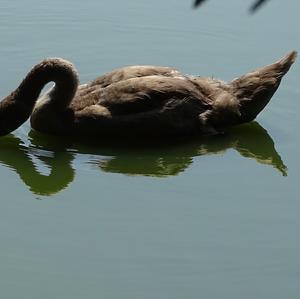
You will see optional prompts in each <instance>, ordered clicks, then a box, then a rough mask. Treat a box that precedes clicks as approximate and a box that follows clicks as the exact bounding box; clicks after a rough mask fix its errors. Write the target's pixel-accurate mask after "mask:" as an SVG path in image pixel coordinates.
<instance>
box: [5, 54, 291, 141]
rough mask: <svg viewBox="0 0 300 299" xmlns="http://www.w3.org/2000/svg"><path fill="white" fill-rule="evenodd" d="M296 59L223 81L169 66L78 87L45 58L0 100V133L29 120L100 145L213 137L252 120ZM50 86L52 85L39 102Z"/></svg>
mask: <svg viewBox="0 0 300 299" xmlns="http://www.w3.org/2000/svg"><path fill="white" fill-rule="evenodd" d="M295 59H296V52H295V51H294V52H291V53H289V54H288V55H286V56H285V57H284V58H282V59H281V60H279V61H278V62H276V63H274V64H271V65H269V66H266V67H263V68H260V69H257V70H256V71H254V72H251V73H249V74H246V75H244V76H242V77H240V78H238V79H235V80H233V81H232V82H229V83H225V82H222V81H219V80H215V79H212V78H204V77H198V76H190V75H184V74H182V73H180V72H179V71H178V70H176V69H173V68H169V67H156V66H131V67H125V68H121V69H117V70H115V71H112V72H110V73H108V74H105V75H103V76H100V77H99V78H97V79H96V80H94V81H91V82H89V83H87V84H84V85H79V81H78V75H77V72H76V70H75V67H74V66H73V65H72V64H71V63H70V62H68V61H66V60H63V59H60V58H50V59H46V60H44V61H42V62H41V63H39V64H37V65H36V66H35V67H34V68H33V69H32V70H31V71H30V72H29V74H28V75H27V76H26V77H25V79H24V80H23V81H22V83H21V84H20V86H19V87H18V88H17V89H16V90H15V91H14V92H13V93H12V94H10V95H9V96H8V97H6V98H5V99H4V100H3V101H2V102H0V135H5V134H8V133H9V132H11V131H12V130H14V129H16V128H17V127H19V126H20V125H21V124H22V123H23V122H25V121H26V120H27V118H28V117H30V116H31V119H30V121H31V125H32V127H33V128H34V129H36V130H38V131H41V132H45V133H50V134H60V135H63V134H66V135H76V136H77V135H79V136H81V135H83V136H85V135H92V136H94V137H95V138H99V139H100V138H119V137H126V138H127V137H145V138H149V137H165V136H177V135H192V134H197V135H204V134H211V133H217V132H219V131H221V130H224V129H225V128H226V127H229V126H233V125H237V124H240V123H244V122H248V121H251V120H253V119H254V118H255V117H256V115H257V114H258V113H259V112H260V111H261V110H262V109H263V108H264V107H265V105H266V104H267V103H268V102H269V100H270V98H271V97H272V95H273V94H274V92H275V91H276V89H277V88H278V86H279V84H280V81H281V78H282V77H283V76H284V74H285V73H286V72H287V71H288V70H289V68H290V66H291V65H292V64H293V62H294V61H295ZM50 81H54V83H55V85H54V87H53V88H52V89H51V90H50V91H49V92H47V93H46V94H45V95H43V96H41V97H40V98H39V99H38V97H39V94H40V92H41V90H42V88H43V87H44V86H45V84H46V83H48V82H50ZM37 99H38V100H37Z"/></svg>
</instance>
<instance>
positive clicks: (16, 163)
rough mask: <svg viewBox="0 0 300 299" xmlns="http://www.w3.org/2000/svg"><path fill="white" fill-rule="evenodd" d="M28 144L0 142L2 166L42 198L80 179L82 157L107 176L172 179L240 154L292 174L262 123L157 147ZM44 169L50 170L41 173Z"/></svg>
mask: <svg viewBox="0 0 300 299" xmlns="http://www.w3.org/2000/svg"><path fill="white" fill-rule="evenodd" d="M29 141H30V145H29V146H25V145H24V143H23V142H22V140H21V139H19V138H17V137H15V136H14V135H9V136H6V137H3V138H0V165H5V166H7V167H9V168H10V169H12V170H14V171H15V172H16V173H17V174H18V175H19V176H20V178H21V179H22V181H23V182H24V183H25V184H26V185H27V186H28V187H29V189H30V190H31V191H32V192H33V193H34V194H37V195H52V194H55V193H58V192H59V191H61V190H63V189H65V188H67V187H68V186H69V184H70V183H71V182H72V181H73V180H74V177H75V169H74V168H73V163H72V162H73V161H74V160H75V159H76V155H78V154H87V155H90V156H88V163H91V164H93V165H96V166H97V167H99V170H100V169H101V170H102V171H105V172H111V173H122V174H126V175H142V176H153V177H167V176H175V175H178V174H179V173H181V172H183V171H185V170H186V169H187V168H188V167H189V166H190V165H191V164H192V163H193V158H194V157H196V156H203V155H210V154H223V153H224V152H225V151H226V150H228V149H235V150H236V151H237V152H239V153H240V154H241V155H242V156H243V157H246V158H251V159H254V160H256V161H257V162H258V163H261V164H266V165H270V166H273V167H274V168H276V169H277V170H278V171H280V172H281V174H282V175H284V176H286V175H287V167H286V166H285V165H284V163H283V161H282V159H281V157H280V155H279V154H278V153H277V151H276V149H275V146H274V142H273V140H272V138H271V137H270V135H269V134H268V132H267V131H266V130H265V129H264V128H262V127H261V126H260V125H259V124H258V123H257V122H252V123H250V124H246V125H242V126H239V127H236V128H233V129H231V130H230V131H229V132H227V133H226V134H224V135H219V136H212V137H206V138H201V139H199V138H198V139H193V140H176V141H174V142H170V141H168V142H164V143H160V144H156V145H153V144H145V143H144V144H140V143H139V144H137V143H130V144H126V145H124V143H123V144H120V143H114V144H112V143H111V142H110V143H108V144H103V143H101V144H99V143H98V142H88V143H87V142H85V143H82V142H79V141H77V142H76V141H74V140H68V139H66V138H59V137H53V136H48V135H44V134H40V133H37V132H34V131H31V132H30V133H29ZM36 160H37V161H38V162H36ZM41 162H42V163H41ZM41 165H42V166H44V168H46V171H45V169H42V170H40V168H41ZM45 172H46V173H45ZM2 181H3V180H2ZM99 183H101V182H99Z"/></svg>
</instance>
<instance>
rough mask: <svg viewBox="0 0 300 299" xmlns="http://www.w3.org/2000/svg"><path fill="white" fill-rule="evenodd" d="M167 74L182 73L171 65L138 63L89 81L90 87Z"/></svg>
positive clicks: (102, 86)
mask: <svg viewBox="0 0 300 299" xmlns="http://www.w3.org/2000/svg"><path fill="white" fill-rule="evenodd" d="M154 75H156V76H166V77H175V76H179V75H181V73H180V72H179V71H178V70H176V69H174V68H171V67H163V66H152V65H136V66H127V67H123V68H120V69H116V70H113V71H111V72H109V73H107V74H104V75H102V76H100V77H98V78H97V79H95V80H93V81H91V82H90V83H88V86H89V87H93V86H97V87H101V88H104V87H107V86H109V85H111V84H114V83H117V82H119V81H123V80H127V79H131V78H140V77H146V76H154Z"/></svg>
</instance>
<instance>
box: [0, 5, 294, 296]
mask: <svg viewBox="0 0 300 299" xmlns="http://www.w3.org/2000/svg"><path fill="white" fill-rule="evenodd" d="M190 2H192V1H190ZM190 2H189V1H172V0H166V1H163V2H162V1H158V0H154V1H151V2H150V1H147V2H146V1H137V0H134V1H108V0H103V1H101V2H100V1H95V0H88V1H78V0H76V1H74V0H72V1H71V0H66V1H63V2H61V1H58V0H53V1H51V2H49V1H41V0H28V1H9V0H2V1H1V3H0V36H1V49H0V65H1V70H0V76H1V88H0V96H1V98H3V97H4V96H6V95H7V94H8V93H9V92H10V91H11V90H13V89H14V88H15V87H16V86H17V84H18V83H19V82H20V80H21V79H22V78H23V77H24V75H25V74H26V73H27V72H28V70H29V69H30V68H31V67H32V65H34V64H35V63H37V62H38V61H39V60H41V59H42V58H44V57H46V56H61V57H64V58H67V59H69V60H71V61H73V62H74V64H75V65H76V66H77V68H78V70H79V73H80V77H81V81H82V82H85V81H88V80H90V79H93V78H95V77H96V76H97V75H100V74H102V73H104V72H106V71H109V70H111V69H113V68H116V67H119V66H123V65H130V64H157V65H170V66H176V67H178V68H180V69H181V70H183V71H184V72H186V73H192V74H201V75H212V76H214V77H219V78H221V79H225V80H230V79H232V78H233V77H236V76H238V75H240V74H243V73H245V72H247V71H249V70H251V69H253V68H255V67H258V66H262V65H265V64H268V63H271V62H273V60H275V59H277V58H279V57H280V56H282V55H283V54H284V53H286V52H288V51H290V50H292V49H298V50H299V49H300V37H299V33H298V30H297V28H298V11H299V9H300V4H299V2H298V1H296V0H291V1H289V2H288V4H287V3H285V2H284V1H279V0H273V1H269V2H268V3H267V4H266V5H265V6H264V7H263V8H262V9H261V10H259V11H258V12H257V13H256V14H254V15H253V16H251V15H249V14H248V11H247V9H248V7H249V6H250V4H251V3H252V2H253V1H244V2H243V1H238V0H232V1H226V3H225V1H223V2H224V3H223V2H222V1H213V0H211V1H207V2H206V3H205V5H203V6H202V7H201V8H199V9H198V10H192V9H191V5H192V3H190ZM299 75H300V71H299V62H297V63H296V65H295V66H293V68H292V69H291V71H290V72H289V73H288V75H287V76H286V77H285V78H284V80H283V82H282V85H281V86H280V89H279V90H278V92H277V93H276V95H275V96H274V98H273V100H272V102H271V103H270V104H269V106H268V107H267V109H266V110H265V111H264V112H263V113H262V114H261V115H260V116H259V117H258V118H257V122H254V123H252V124H249V125H245V126H242V127H239V128H236V129H234V130H232V131H231V132H229V134H227V135H224V136H219V137H217V138H207V139H205V140H194V141H189V142H187V143H185V144H169V145H163V146H160V147H151V146H147V147H139V148H133V147H130V146H122V147H114V146H102V147H99V146H95V145H84V144H80V143H75V142H71V141H68V140H60V139H59V138H55V137H54V138H50V137H48V136H44V135H42V134H38V133H36V132H33V131H31V130H30V125H29V123H25V124H24V125H23V126H22V127H21V128H19V129H18V130H17V131H15V132H14V133H13V134H11V135H9V136H7V137H4V138H1V139H0V178H1V195H0V246H1V250H0V265H1V266H0V290H1V298H2V297H3V298H7V299H11V298H72V299H74V298H75V299H76V298H131V299H133V298H164V299H167V298H172V299H173V298H202V297H203V298H222V299H224V298H230V299H232V298H264V299H265V298H272V299H274V298H275V299H276V298H278V299H279V298H297V297H298V296H299V293H300V286H299V285H300V284H299V277H300V262H299V261H300V242H299V233H298V227H299V225H300V220H299V219H300V218H299V211H300V201H299V196H298V193H299V188H298V185H299V179H298V177H299V172H300V162H299V155H298V153H299V149H300V142H299V140H300V139H299V130H298V127H299V120H300V112H299V111H300V104H299V99H298V98H299V94H300V90H299V84H298V79H299Z"/></svg>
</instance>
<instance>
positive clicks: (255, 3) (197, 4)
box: [194, 0, 269, 13]
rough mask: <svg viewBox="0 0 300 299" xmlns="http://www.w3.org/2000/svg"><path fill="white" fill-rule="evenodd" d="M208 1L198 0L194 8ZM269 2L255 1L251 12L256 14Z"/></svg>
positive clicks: (263, 0) (265, 0)
mask: <svg viewBox="0 0 300 299" xmlns="http://www.w3.org/2000/svg"><path fill="white" fill-rule="evenodd" d="M205 1H206V0H196V1H195V2H194V7H195V8H196V7H198V6H200V5H201V4H203V3H204V2H205ZM268 1H269V0H258V1H255V2H254V3H253V4H252V6H251V7H250V9H249V10H250V12H251V13H255V12H256V11H257V10H258V9H259V8H261V7H262V5H263V4H266V3H267V2H268Z"/></svg>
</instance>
